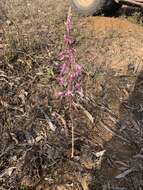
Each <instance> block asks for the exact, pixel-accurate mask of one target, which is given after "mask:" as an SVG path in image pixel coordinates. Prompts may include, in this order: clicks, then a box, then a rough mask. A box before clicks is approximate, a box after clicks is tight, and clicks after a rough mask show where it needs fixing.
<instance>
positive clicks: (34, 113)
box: [0, 0, 143, 190]
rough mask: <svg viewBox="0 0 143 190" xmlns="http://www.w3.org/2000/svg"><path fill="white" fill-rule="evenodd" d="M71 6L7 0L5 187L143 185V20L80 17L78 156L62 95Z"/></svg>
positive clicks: (0, 176) (0, 98)
mask: <svg viewBox="0 0 143 190" xmlns="http://www.w3.org/2000/svg"><path fill="white" fill-rule="evenodd" d="M68 6H69V4H68V2H67V1H64V2H63V1H61V0H55V1H53V0H47V1H45V0H12V1H11V0H6V1H5V0H1V2H0V11H1V12H0V19H1V20H0V24H1V28H0V189H3V190H8V189H14V190H16V189H17V190H30V189H33V190H34V189H36V190H40V189H41V190H42V189H43V190H70V189H72V190H78V189H79V190H82V189H83V190H100V189H101V190H142V189H143V165H142V162H143V119H142V118H143V71H142V66H143V45H142V44H143V28H142V26H140V25H138V24H135V23H131V22H129V21H127V19H126V20H125V18H122V16H120V17H119V18H110V17H108V18H107V17H89V18H79V17H78V16H77V15H75V14H74V15H73V22H74V26H73V34H72V35H73V38H74V39H75V41H74V47H75V48H76V49H77V51H78V61H79V63H80V64H82V65H83V74H82V86H83V92H84V97H83V98H81V97H76V98H75V100H74V101H75V105H76V107H77V108H78V109H77V110H76V111H75V113H74V114H75V115H74V116H75V117H74V123H75V157H74V158H72V159H71V129H70V118H69V113H68V112H69V110H68V104H67V102H66V101H64V100H63V101H61V100H59V99H57V97H56V96H55V93H56V92H57V91H58V89H59V86H58V84H57V81H56V79H55V78H56V76H57V74H58V65H59V60H58V53H59V51H60V50H61V48H62V45H63V34H64V27H65V26H64V22H65V20H66V16H67V10H68ZM121 12H122V11H121ZM124 13H126V11H125V10H124ZM131 18H132V19H131ZM135 18H136V17H135ZM129 19H131V20H134V19H133V17H132V16H130V18H129ZM136 21H140V23H141V22H142V18H140V20H136Z"/></svg>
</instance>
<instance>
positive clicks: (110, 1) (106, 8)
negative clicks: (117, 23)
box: [70, 0, 120, 16]
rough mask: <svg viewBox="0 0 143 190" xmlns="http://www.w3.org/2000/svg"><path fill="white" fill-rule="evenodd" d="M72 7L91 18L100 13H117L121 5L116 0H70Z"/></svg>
mask: <svg viewBox="0 0 143 190" xmlns="http://www.w3.org/2000/svg"><path fill="white" fill-rule="evenodd" d="M70 1H71V4H72V7H73V8H74V10H76V11H77V12H78V13H79V14H80V15H85V16H90V15H95V14H99V13H100V12H105V13H108V14H109V12H111V13H112V14H113V12H115V11H117V10H118V9H119V8H120V5H119V4H118V3H116V2H115V1H114V0H70Z"/></svg>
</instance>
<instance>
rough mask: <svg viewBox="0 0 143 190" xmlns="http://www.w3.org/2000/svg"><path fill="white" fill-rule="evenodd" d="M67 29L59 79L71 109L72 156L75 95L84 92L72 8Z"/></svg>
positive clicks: (60, 56) (63, 94) (62, 92)
mask: <svg viewBox="0 0 143 190" xmlns="http://www.w3.org/2000/svg"><path fill="white" fill-rule="evenodd" d="M65 24H66V31H65V34H64V49H63V50H62V51H61V52H60V55H59V58H60V60H61V64H60V74H59V77H58V81H59V84H60V86H61V87H62V91H61V92H60V93H59V96H60V97H62V98H63V97H64V98H67V100H68V103H69V110H70V119H71V129H72V152H71V157H72V158H73V157H74V124H73V123H74V120H73V117H72V112H73V106H72V104H73V96H74V95H76V94H80V95H81V94H82V89H81V85H80V82H79V76H80V74H81V65H80V64H78V63H77V61H76V50H75V48H73V47H72V44H73V41H72V38H71V35H70V34H71V30H72V15H71V8H70V9H69V12H68V16H67V21H66V23H65Z"/></svg>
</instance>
